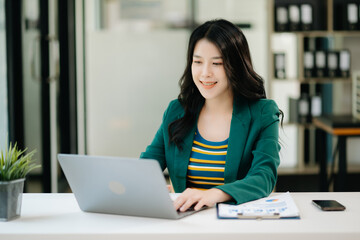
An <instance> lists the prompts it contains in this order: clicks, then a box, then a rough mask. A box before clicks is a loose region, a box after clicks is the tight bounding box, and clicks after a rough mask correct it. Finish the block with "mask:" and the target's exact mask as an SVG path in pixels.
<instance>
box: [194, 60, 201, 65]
mask: <svg viewBox="0 0 360 240" xmlns="http://www.w3.org/2000/svg"><path fill="white" fill-rule="evenodd" d="M193 63H196V64H200V63H201V62H200V61H196V60H194V61H193Z"/></svg>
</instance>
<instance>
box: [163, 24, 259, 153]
mask: <svg viewBox="0 0 360 240" xmlns="http://www.w3.org/2000/svg"><path fill="white" fill-rule="evenodd" d="M201 39H207V40H208V41H210V42H212V43H213V44H215V46H217V47H218V49H219V50H220V53H221V56H222V59H223V64H224V68H225V72H226V76H227V78H228V81H229V84H230V87H231V89H232V91H233V95H234V97H236V96H242V97H244V98H246V99H249V100H257V99H261V98H266V94H265V88H264V81H263V79H262V78H261V77H260V76H259V75H258V74H257V73H256V72H255V71H254V69H253V65H252V61H251V56H250V51H249V46H248V43H247V41H246V38H245V36H244V34H243V32H242V31H241V30H240V29H239V28H238V27H237V26H235V25H234V24H232V23H231V22H229V21H227V20H224V19H217V20H212V21H208V22H205V23H204V24H202V25H200V26H199V27H197V28H196V29H195V30H194V31H193V32H192V34H191V36H190V40H189V45H188V52H187V65H186V68H185V71H184V73H183V75H182V77H181V79H180V81H179V85H180V94H179V96H178V100H179V102H180V103H181V105H182V106H183V108H184V110H185V114H184V116H183V117H182V118H180V119H177V120H175V121H173V122H172V123H170V124H169V127H168V132H169V136H170V138H169V141H170V142H173V143H175V144H176V146H177V147H178V148H179V149H182V143H183V138H184V136H185V135H186V134H187V133H188V131H189V130H190V129H191V128H192V127H193V124H194V122H195V121H196V119H197V115H198V112H199V110H200V107H201V106H203V104H204V102H205V99H204V97H203V96H202V95H201V94H200V92H199V90H198V89H197V87H196V85H195V83H194V81H193V78H192V72H191V65H192V62H193V53H194V48H195V45H196V43H197V42H198V41H199V40H201Z"/></svg>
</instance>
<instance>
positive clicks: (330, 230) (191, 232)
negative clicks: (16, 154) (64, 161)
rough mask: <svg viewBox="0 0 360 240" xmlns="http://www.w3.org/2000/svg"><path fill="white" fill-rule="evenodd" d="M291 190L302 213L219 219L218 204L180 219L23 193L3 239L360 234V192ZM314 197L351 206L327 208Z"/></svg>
mask: <svg viewBox="0 0 360 240" xmlns="http://www.w3.org/2000/svg"><path fill="white" fill-rule="evenodd" d="M275 194H276V193H275ZM291 195H292V196H293V198H294V200H295V202H296V204H297V206H298V208H299V210H300V215H301V219H291V220H285V219H282V220H220V219H217V218H216V212H215V208H210V209H206V210H204V211H201V212H199V213H197V214H194V215H191V216H188V217H185V218H183V219H180V220H164V219H155V218H141V217H130V216H120V215H107V214H95V213H85V212H82V211H81V210H80V209H79V207H78V205H77V203H76V200H75V198H74V195H73V194H24V195H23V204H22V214H21V217H20V218H18V219H16V220H13V221H10V222H0V239H4V240H5V239H6V240H11V239H27V240H31V239H159V240H160V239H166V240H170V239H171V240H172V239H182V240H183V239H195V240H202V239H206V240H211V239H217V240H218V239H226V240H232V239H236V240H238V239H251V240H256V239H279V240H280V239H292V240H296V239H301V240H303V239H317V240H320V239H326V240H331V239H336V240H339V239H357V240H358V239H360V204H359V203H360V192H356V193H291ZM312 199H335V200H338V201H339V202H340V203H342V204H344V205H345V206H346V207H347V209H346V210H345V211H344V212H323V211H321V210H319V209H318V208H316V207H315V206H313V205H312V203H311V200H312ZM314 237H316V238H314Z"/></svg>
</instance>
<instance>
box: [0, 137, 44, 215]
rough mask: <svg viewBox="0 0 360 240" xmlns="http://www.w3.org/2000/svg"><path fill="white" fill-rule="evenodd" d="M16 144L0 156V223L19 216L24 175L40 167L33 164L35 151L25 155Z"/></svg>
mask: <svg viewBox="0 0 360 240" xmlns="http://www.w3.org/2000/svg"><path fill="white" fill-rule="evenodd" d="M26 150H27V149H25V150H19V149H18V147H17V144H16V143H15V145H14V146H12V145H11V143H10V146H9V149H8V150H6V151H5V152H3V151H2V150H1V155H0V221H9V220H12V219H14V218H17V217H19V216H20V212H21V203H22V194H23V190H24V181H25V177H26V175H27V174H28V173H29V172H30V171H31V170H33V169H34V168H37V167H40V165H38V164H35V163H34V162H33V159H32V157H33V155H34V153H35V151H32V152H30V153H28V154H25V152H26Z"/></svg>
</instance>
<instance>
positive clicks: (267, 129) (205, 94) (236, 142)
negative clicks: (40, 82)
mask: <svg viewBox="0 0 360 240" xmlns="http://www.w3.org/2000/svg"><path fill="white" fill-rule="evenodd" d="M180 88H181V92H180V94H179V96H178V99H177V100H174V101H172V102H171V103H170V104H169V106H168V108H167V110H166V111H165V113H164V116H163V122H162V125H161V126H160V129H159V130H158V132H157V133H156V135H155V138H154V140H153V142H152V143H151V145H149V146H148V147H147V148H146V151H145V152H143V153H142V154H141V158H148V159H156V160H157V161H159V163H160V165H161V167H162V169H165V168H168V171H169V175H170V178H171V181H172V184H173V188H174V190H175V192H181V193H182V194H181V195H180V196H179V197H178V198H177V199H176V201H175V202H174V207H175V208H176V209H177V210H180V211H186V210H187V209H188V208H189V207H191V206H194V209H195V210H199V209H200V208H202V207H203V206H213V205H214V204H216V203H218V202H226V201H232V202H235V203H236V204H240V203H244V202H247V201H251V200H255V199H258V198H261V197H265V196H267V195H269V194H270V193H271V191H272V190H273V188H274V186H275V183H276V179H277V167H278V165H279V162H280V160H279V151H280V146H279V143H278V128H279V116H280V115H282V113H281V111H280V110H279V109H278V108H277V105H276V104H275V102H274V101H272V100H268V99H266V95H265V89H264V85H263V80H262V78H261V77H260V76H259V75H257V74H256V73H255V71H254V69H253V66H252V62H251V57H250V52H249V47H248V44H247V41H246V39H245V36H244V35H243V33H242V32H241V30H240V29H239V28H238V27H236V26H235V25H233V24H232V23H230V22H228V21H226V20H222V19H220V20H213V21H208V22H206V23H204V24H202V25H201V26H199V27H197V28H196V29H195V30H194V31H193V33H192V34H191V36H190V40H189V46H188V55H187V66H186V68H185V71H184V74H183V76H182V78H181V79H180Z"/></svg>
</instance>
